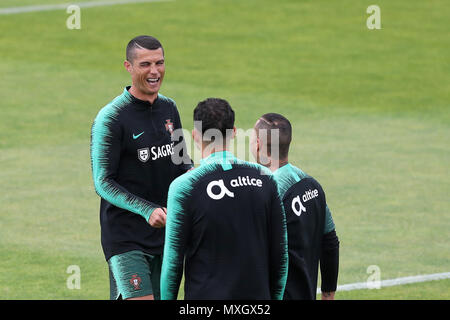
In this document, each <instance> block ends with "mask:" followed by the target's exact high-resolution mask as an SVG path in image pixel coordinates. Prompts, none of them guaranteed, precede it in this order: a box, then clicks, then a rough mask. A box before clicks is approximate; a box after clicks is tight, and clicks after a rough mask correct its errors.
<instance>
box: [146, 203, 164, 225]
mask: <svg viewBox="0 0 450 320" xmlns="http://www.w3.org/2000/svg"><path fill="white" fill-rule="evenodd" d="M166 215H167V209H166V208H157V209H155V210H154V211H153V212H152V214H151V215H150V218H149V219H148V223H149V224H150V225H151V226H152V227H154V228H162V227H164V226H165V225H166Z"/></svg>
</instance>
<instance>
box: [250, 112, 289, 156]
mask: <svg viewBox="0 0 450 320" xmlns="http://www.w3.org/2000/svg"><path fill="white" fill-rule="evenodd" d="M255 130H256V134H257V136H258V138H259V139H260V142H261V143H263V144H264V145H265V146H266V150H267V155H268V156H271V155H272V154H275V152H274V148H278V156H279V159H280V160H281V159H287V157H288V155H289V146H290V144H291V140H292V126H291V123H290V122H289V120H288V119H286V118H285V117H284V116H282V115H281V114H278V113H266V114H264V115H263V116H261V118H259V120H258V121H257V122H256V124H255ZM275 130H277V132H278V134H275ZM277 136H278V138H277V139H276V141H274V140H273V138H274V137H277Z"/></svg>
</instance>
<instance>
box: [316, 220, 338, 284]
mask: <svg viewBox="0 0 450 320" xmlns="http://www.w3.org/2000/svg"><path fill="white" fill-rule="evenodd" d="M321 251H322V252H321V257H320V273H321V277H322V285H321V290H322V292H334V291H336V288H337V279H338V273H339V239H338V237H337V235H336V231H335V230H334V229H333V230H332V231H330V232H328V233H326V234H324V235H323V238H322V250H321Z"/></svg>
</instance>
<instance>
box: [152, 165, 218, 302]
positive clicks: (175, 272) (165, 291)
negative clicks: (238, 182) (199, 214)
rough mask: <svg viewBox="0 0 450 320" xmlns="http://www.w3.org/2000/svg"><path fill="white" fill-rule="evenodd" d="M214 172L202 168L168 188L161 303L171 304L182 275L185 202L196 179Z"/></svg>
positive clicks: (212, 166) (189, 173)
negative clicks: (166, 301) (167, 302)
mask: <svg viewBox="0 0 450 320" xmlns="http://www.w3.org/2000/svg"><path fill="white" fill-rule="evenodd" d="M215 168H217V165H216V164H212V165H202V166H200V167H198V168H196V169H194V170H192V171H189V172H187V173H185V174H184V175H182V176H180V177H178V178H177V179H175V180H174V181H173V182H172V183H171V184H170V187H169V193H168V197H167V220H166V234H165V244H164V254H163V256H164V259H163V264H162V269H161V281H160V287H161V299H162V300H175V299H176V298H177V296H178V290H179V287H180V282H181V278H182V275H183V260H184V253H185V246H186V243H185V242H186V238H187V234H186V232H185V231H184V230H183V228H184V227H186V224H187V216H188V213H189V212H188V208H187V201H186V200H189V201H192V199H191V198H190V195H191V194H192V191H193V188H194V185H195V183H196V181H198V179H200V178H201V177H203V176H204V175H205V174H207V173H208V172H210V171H212V170H214V169H215Z"/></svg>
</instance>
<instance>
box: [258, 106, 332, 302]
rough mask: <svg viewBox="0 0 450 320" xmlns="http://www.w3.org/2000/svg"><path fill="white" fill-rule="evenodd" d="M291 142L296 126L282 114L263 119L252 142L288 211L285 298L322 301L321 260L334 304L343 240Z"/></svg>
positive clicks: (324, 281) (325, 297) (325, 288)
mask: <svg viewBox="0 0 450 320" xmlns="http://www.w3.org/2000/svg"><path fill="white" fill-rule="evenodd" d="M291 140H292V126H291V123H290V122H289V120H288V119H286V118H285V117H284V116H282V115H280V114H277V113H267V114H265V115H263V116H262V117H261V118H260V119H258V121H257V122H256V124H255V126H254V131H253V133H252V136H251V138H250V145H251V152H252V154H253V156H254V157H255V159H256V160H257V162H258V163H261V164H264V165H265V166H267V167H268V168H270V170H271V171H272V172H273V175H274V177H275V180H276V181H277V183H278V187H279V189H280V194H281V199H282V200H283V205H284V209H285V212H286V222H287V230H288V247H289V268H288V270H289V272H288V279H287V282H286V290H285V294H284V299H289V300H303V299H307V300H314V299H315V298H316V291H317V277H318V268H319V261H320V270H321V277H322V284H321V291H322V299H323V300H330V299H334V293H335V291H336V287H337V277H338V267H339V239H338V237H337V235H336V231H335V225H334V222H333V219H332V217H331V212H330V210H329V208H328V206H327V203H326V200H325V192H324V191H323V189H322V187H321V186H320V184H319V183H318V182H317V181H316V180H315V179H314V178H313V177H311V176H309V175H307V174H306V173H304V172H303V171H302V170H300V169H299V168H297V167H295V166H293V165H292V164H291V163H289V160H288V155H289V146H290V143H291Z"/></svg>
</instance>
